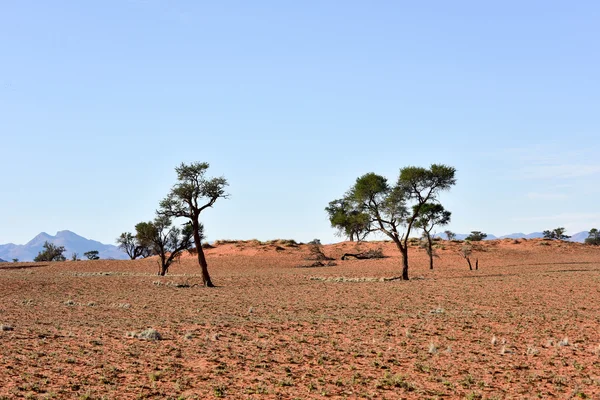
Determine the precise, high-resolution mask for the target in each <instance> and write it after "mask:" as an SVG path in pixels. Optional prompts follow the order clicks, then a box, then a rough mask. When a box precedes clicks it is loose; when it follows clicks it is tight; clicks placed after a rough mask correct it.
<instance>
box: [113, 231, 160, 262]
mask: <svg viewBox="0 0 600 400" xmlns="http://www.w3.org/2000/svg"><path fill="white" fill-rule="evenodd" d="M117 245H118V247H119V248H120V249H121V250H123V251H124V252H125V253H126V254H127V255H128V256H129V258H131V259H132V260H135V259H136V258H138V257H142V258H146V257H149V256H150V255H152V248H151V247H152V244H151V243H150V242H140V241H139V239H138V238H137V237H136V236H134V235H132V234H131V233H130V232H123V233H121V235H120V236H119V237H118V238H117Z"/></svg>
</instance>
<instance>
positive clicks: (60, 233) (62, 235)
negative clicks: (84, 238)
mask: <svg viewBox="0 0 600 400" xmlns="http://www.w3.org/2000/svg"><path fill="white" fill-rule="evenodd" d="M55 237H57V238H80V237H81V236H79V235H78V234H76V233H75V232H71V231H69V230H64V231H58V232H56V236H55Z"/></svg>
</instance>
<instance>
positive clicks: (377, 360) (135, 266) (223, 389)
mask: <svg viewBox="0 0 600 400" xmlns="http://www.w3.org/2000/svg"><path fill="white" fill-rule="evenodd" d="M357 246H358V248H357ZM461 246H462V244H461V243H457V242H449V241H438V242H437V243H436V250H437V254H438V256H439V257H438V258H436V259H435V268H434V270H430V269H429V260H428V257H427V254H426V252H425V250H423V249H422V248H420V247H419V246H418V245H417V244H415V245H413V246H412V247H411V248H410V253H409V256H410V271H409V273H410V276H411V280H410V281H402V280H396V279H393V278H395V277H398V276H399V275H400V272H401V258H400V253H399V252H398V251H397V250H396V248H395V247H394V245H393V244H392V243H389V242H367V243H361V244H356V243H352V242H342V243H338V244H332V245H325V246H323V251H324V253H325V254H326V255H327V256H329V257H331V258H333V259H335V260H334V262H333V263H332V264H335V265H327V263H325V266H321V267H311V265H312V264H313V261H312V260H307V259H306V258H307V257H309V254H310V253H309V251H308V246H307V245H295V244H293V243H292V242H285V241H281V242H277V241H272V242H268V243H261V242H258V241H231V242H221V243H219V244H218V245H217V246H215V247H214V248H209V249H206V250H205V252H206V255H207V259H208V263H209V270H210V273H211V276H212V279H213V282H214V283H215V284H216V285H217V287H216V288H204V287H203V286H202V285H201V277H200V274H199V273H200V270H199V267H198V264H197V261H196V259H195V258H194V257H193V256H190V255H186V256H183V257H182V258H181V259H180V260H179V261H178V262H176V263H174V264H173V265H172V266H171V269H170V271H169V274H168V275H167V276H165V277H159V276H157V275H156V272H157V268H158V266H157V260H156V258H148V259H143V260H135V261H115V260H97V261H78V262H72V261H67V262H52V263H3V264H0V325H1V326H0V399H13V398H30V399H51V398H56V399H71V398H78V399H145V398H153V399H163V398H164V399H205V398H231V399H263V398H264V399H307V398H337V399H371V398H373V399H404V398H405V399H529V398H532V399H533V398H558V399H567V398H590V399H593V398H600V248H598V247H597V246H586V245H583V244H578V243H570V242H561V241H544V240H541V239H539V240H538V239H533V240H522V239H520V240H512V239H505V240H493V241H486V242H481V243H480V244H478V245H477V251H476V252H475V253H474V254H473V259H475V258H477V259H478V260H479V270H477V271H470V270H469V268H468V265H467V263H466V261H465V260H464V259H463V258H462V257H461V255H460V254H459V250H460V248H461ZM377 248H381V249H382V250H383V254H384V255H385V256H386V257H385V258H382V259H370V260H355V259H352V260H345V261H342V260H340V257H341V255H342V254H344V253H347V252H356V251H365V250H368V249H377ZM148 329H153V330H154V331H156V332H157V333H158V334H159V335H160V340H152V339H153V338H156V337H153V336H152V335H147V336H146V334H147V333H148V332H150V333H154V331H148Z"/></svg>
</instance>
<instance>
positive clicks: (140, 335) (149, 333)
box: [127, 328, 162, 340]
mask: <svg viewBox="0 0 600 400" xmlns="http://www.w3.org/2000/svg"><path fill="white" fill-rule="evenodd" d="M127 336H128V337H133V338H136V339H141V340H162V336H161V335H160V333H158V331H156V330H155V329H152V328H148V329H145V330H143V331H141V332H137V333H136V332H129V333H127Z"/></svg>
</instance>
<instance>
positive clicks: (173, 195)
mask: <svg viewBox="0 0 600 400" xmlns="http://www.w3.org/2000/svg"><path fill="white" fill-rule="evenodd" d="M208 167H209V164H208V163H205V162H203V163H199V162H195V163H192V164H189V165H188V164H184V163H181V165H180V166H179V167H177V168H175V171H176V172H177V180H178V182H177V183H176V184H175V185H174V186H173V187H172V188H171V192H170V193H169V194H168V195H167V197H166V198H165V199H163V200H162V201H161V202H160V208H159V210H158V211H157V212H158V214H159V215H164V216H167V217H175V218H178V217H183V218H188V219H189V220H190V224H191V227H192V233H193V237H194V243H195V245H196V252H197V254H198V264H199V265H200V268H201V270H202V281H203V283H204V286H207V287H213V286H214V285H213V283H212V281H211V279H210V275H209V273H208V264H207V262H206V257H205V256H204V251H203V250H202V243H201V242H202V235H201V233H202V224H201V223H200V213H201V212H202V211H204V210H206V209H207V208H209V207H212V206H213V204H215V202H216V201H217V200H218V199H226V198H228V197H229V195H228V194H226V193H225V187H226V186H227V185H228V183H227V180H226V179H225V178H224V177H219V178H210V179H209V178H206V177H205V174H206V170H207V169H208Z"/></svg>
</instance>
